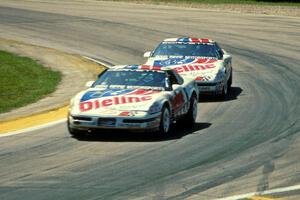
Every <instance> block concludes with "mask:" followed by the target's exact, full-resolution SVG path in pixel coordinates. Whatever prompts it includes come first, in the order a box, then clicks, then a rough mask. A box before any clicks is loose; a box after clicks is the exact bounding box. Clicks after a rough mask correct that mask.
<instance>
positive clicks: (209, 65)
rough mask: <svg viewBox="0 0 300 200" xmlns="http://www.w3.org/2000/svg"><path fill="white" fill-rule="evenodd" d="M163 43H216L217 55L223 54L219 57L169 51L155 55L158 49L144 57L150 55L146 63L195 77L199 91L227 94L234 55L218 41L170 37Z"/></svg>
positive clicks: (187, 76)
mask: <svg viewBox="0 0 300 200" xmlns="http://www.w3.org/2000/svg"><path fill="white" fill-rule="evenodd" d="M161 44H176V45H181V44H183V45H185V44H203V45H214V46H215V48H216V51H218V52H216V55H220V54H222V55H220V57H219V58H217V57H203V56H201V57H199V56H194V55H192V54H190V55H185V56H176V55H168V52H167V53H164V55H158V56H156V55H154V52H155V51H156V50H154V51H153V52H146V53H145V54H144V57H148V60H147V62H146V65H153V66H160V67H168V68H171V69H173V70H175V71H176V72H177V73H178V74H180V75H181V76H182V77H183V78H184V79H186V78H188V79H190V78H193V79H195V80H196V82H197V85H198V89H199V93H213V94H222V93H223V92H225V93H226V94H227V89H228V88H229V87H230V86H231V83H232V57H231V55H229V54H228V53H227V52H226V51H225V50H224V49H221V48H220V47H219V45H218V44H217V43H216V42H214V41H212V40H209V39H198V38H170V39H166V40H164V41H163V42H162V43H161ZM161 44H160V45H161ZM158 47H159V46H158ZM158 47H157V48H158ZM224 89H225V90H226V91H224ZM226 94H225V95H226Z"/></svg>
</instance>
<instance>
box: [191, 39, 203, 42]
mask: <svg viewBox="0 0 300 200" xmlns="http://www.w3.org/2000/svg"><path fill="white" fill-rule="evenodd" d="M191 39H192V42H201V41H200V39H199V38H191Z"/></svg>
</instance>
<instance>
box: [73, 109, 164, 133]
mask: <svg viewBox="0 0 300 200" xmlns="http://www.w3.org/2000/svg"><path fill="white" fill-rule="evenodd" d="M160 115H161V114H160V113H156V114H153V115H151V116H147V117H143V118H142V117H106V116H105V117H101V116H71V115H69V116H68V121H69V126H70V128H76V129H79V130H90V129H123V130H148V129H151V130H156V129H158V128H159V124H160Z"/></svg>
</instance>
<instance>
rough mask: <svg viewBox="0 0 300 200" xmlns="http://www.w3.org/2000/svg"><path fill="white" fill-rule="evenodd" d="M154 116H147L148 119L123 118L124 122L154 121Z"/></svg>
mask: <svg viewBox="0 0 300 200" xmlns="http://www.w3.org/2000/svg"><path fill="white" fill-rule="evenodd" d="M155 119H156V117H154V118H149V119H124V120H123V122H124V123H145V122H151V121H154V120H155Z"/></svg>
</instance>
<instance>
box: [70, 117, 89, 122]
mask: <svg viewBox="0 0 300 200" xmlns="http://www.w3.org/2000/svg"><path fill="white" fill-rule="evenodd" d="M73 119H74V120H80V121H92V118H91V117H73Z"/></svg>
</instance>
